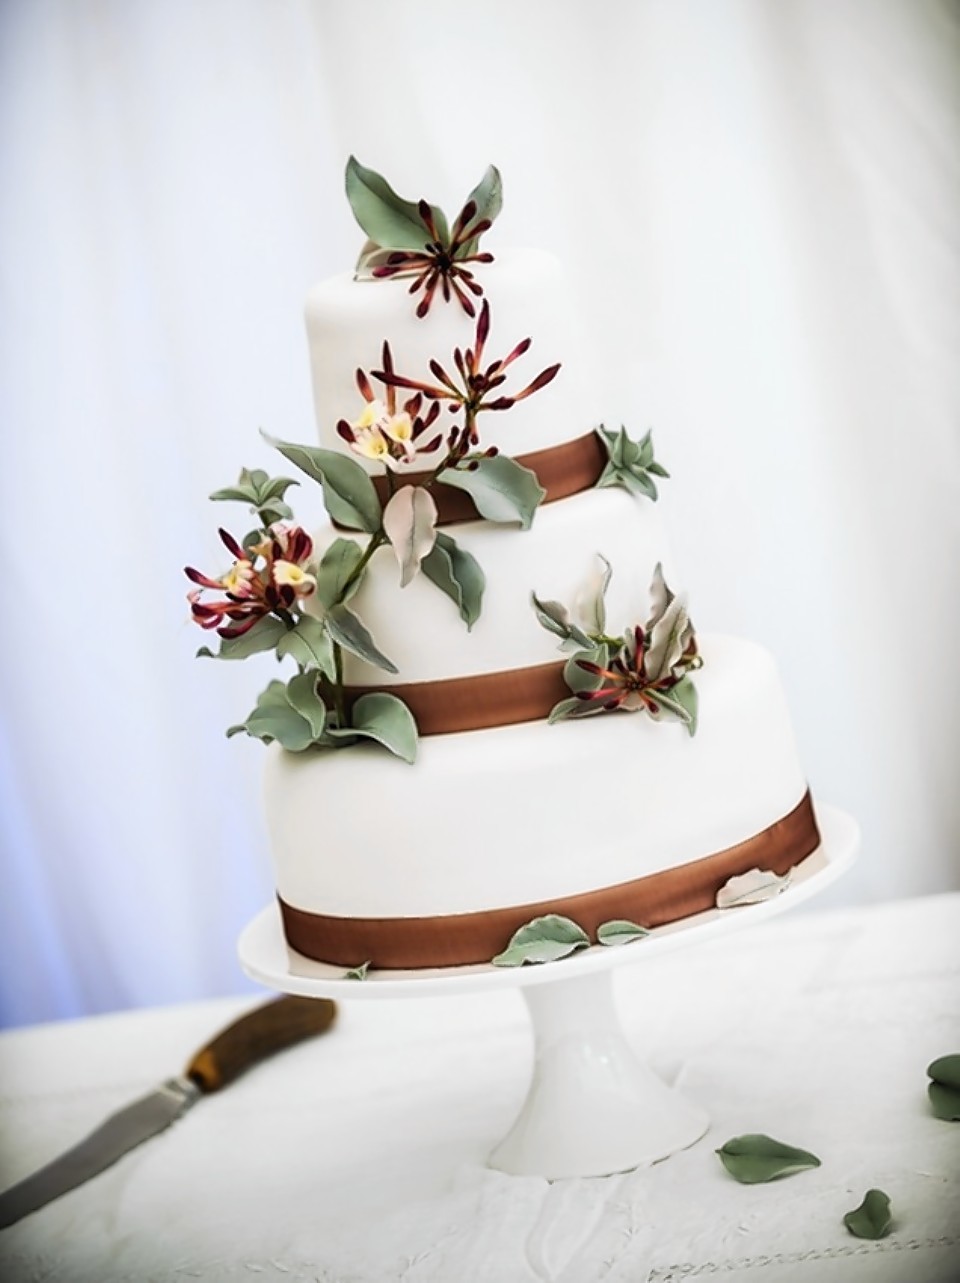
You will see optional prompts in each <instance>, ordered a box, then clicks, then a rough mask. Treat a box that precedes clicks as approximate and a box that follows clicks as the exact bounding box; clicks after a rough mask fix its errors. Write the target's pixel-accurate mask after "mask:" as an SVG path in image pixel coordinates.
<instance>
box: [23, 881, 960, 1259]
mask: <svg viewBox="0 0 960 1283" xmlns="http://www.w3.org/2000/svg"><path fill="white" fill-rule="evenodd" d="M630 947H635V948H638V949H640V948H642V944H639V945H636V946H630ZM552 965H554V966H562V965H563V963H562V962H560V963H555V964H552ZM958 978H960V895H951V896H935V897H929V898H926V899H919V900H912V901H907V902H903V903H898V904H887V905H881V906H875V907H870V908H863V909H854V910H843V911H834V912H829V913H816V912H801V913H798V914H797V915H795V916H793V917H786V918H782V919H779V920H777V921H771V922H769V923H767V924H764V925H760V926H758V927H756V928H755V929H753V930H750V931H746V932H743V933H740V934H736V935H732V936H730V937H729V938H728V939H720V940H716V941H713V942H710V943H705V944H703V945H700V946H698V947H696V948H691V949H689V950H686V951H678V952H676V953H672V954H663V955H661V956H659V957H657V956H651V957H650V958H649V960H645V961H642V962H638V965H637V966H635V967H628V968H624V969H623V971H622V972H620V973H618V974H617V976H616V978H615V990H616V994H617V1002H618V1007H619V1009H620V1013H621V1018H622V1022H623V1025H624V1028H625V1030H626V1032H627V1034H628V1036H629V1037H630V1039H631V1041H632V1043H633V1045H634V1047H635V1048H636V1050H637V1052H638V1054H639V1055H641V1056H643V1057H644V1058H646V1059H647V1060H648V1062H649V1063H650V1064H651V1065H652V1066H653V1067H654V1068H655V1069H657V1070H658V1071H659V1072H660V1073H661V1074H662V1076H663V1077H664V1078H666V1079H667V1080H668V1081H669V1082H673V1083H675V1084H676V1085H677V1086H678V1087H680V1088H681V1089H682V1090H683V1092H684V1093H685V1094H686V1095H687V1096H688V1097H690V1098H691V1099H694V1100H696V1101H698V1102H699V1103H700V1104H702V1105H703V1106H704V1107H705V1108H706V1109H707V1110H708V1112H709V1113H710V1115H711V1118H712V1120H713V1121H712V1125H711V1128H710V1131H709V1132H708V1134H707V1136H706V1137H705V1138H704V1139H703V1140H702V1141H701V1142H699V1143H698V1144H697V1145H695V1146H694V1147H693V1148H691V1149H689V1150H687V1151H685V1152H684V1153H681V1154H677V1155H674V1156H673V1157H671V1158H669V1159H667V1160H666V1161H665V1162H662V1163H658V1164H655V1165H653V1166H650V1167H645V1168H639V1169H636V1170H634V1171H631V1172H627V1173H625V1174H623V1175H619V1176H610V1177H604V1178H593V1179H578V1180H565V1181H556V1182H552V1183H551V1182H548V1181H545V1180H542V1179H540V1178H536V1177H514V1176H506V1175H503V1174H502V1173H499V1172H495V1171H492V1170H490V1169H489V1168H487V1167H486V1166H485V1163H484V1160H485V1157H486V1155H487V1153H488V1152H489V1150H490V1148H491V1147H492V1146H493V1145H494V1144H495V1143H496V1141H497V1140H499V1139H500V1137H501V1136H502V1135H503V1134H504V1132H505V1131H506V1130H507V1128H508V1127H509V1125H510V1123H511V1122H512V1120H513V1118H514V1116H515V1115H516V1113H517V1111H518V1109H519V1107H520V1105H521V1103H522V1100H523V1097H524V1095H525V1092H526V1088H527V1085H528V1083H529V1077H530V1072H531V1056H532V1038H531V1032H530V1026H529V1021H528V1019H527V1016H526V1012H525V1008H524V1005H523V1002H522V999H521V997H520V995H519V993H516V992H509V993H499V992H492V993H480V994H477V995H475V996H470V997H468V998H464V997H461V996H459V995H457V996H456V997H452V998H444V997H431V998H424V999H413V1000H406V1001H403V1002H396V1001H390V1000H383V1001H370V1000H367V1001H364V1002H356V1003H349V1002H347V1003H342V1004H341V1005H340V1017H339V1020H338V1024H337V1026H336V1028H335V1029H334V1030H333V1031H332V1032H331V1033H329V1034H327V1035H325V1036H323V1037H322V1038H321V1039H319V1040H317V1041H314V1042H311V1043H308V1044H305V1045H302V1046H300V1047H297V1048H295V1049H293V1050H291V1051H288V1052H285V1053H283V1054H282V1055H281V1056H280V1057H278V1058H277V1059H275V1060H273V1061H271V1062H270V1063H268V1064H265V1065H263V1066H260V1067H259V1068H257V1069H255V1070H253V1071H251V1073H250V1074H249V1075H247V1076H246V1077H245V1078H243V1079H241V1080H240V1081H238V1082H237V1083H236V1084H234V1085H233V1086H231V1087H230V1088H229V1089H228V1090H226V1091H225V1092H223V1093H222V1094H221V1095H219V1096H214V1097H210V1098H208V1099H204V1100H201V1101H200V1102H199V1103H198V1104H197V1105H196V1106H195V1108H194V1109H193V1110H191V1111H190V1113H189V1114H188V1115H187V1116H186V1117H185V1118H184V1119H183V1120H182V1121H181V1122H179V1123H178V1124H176V1125H175V1126H174V1127H173V1128H171V1129H170V1130H168V1131H167V1132H165V1133H163V1134H162V1135H161V1136H158V1137H156V1138H155V1139H153V1140H152V1141H150V1142H148V1143H147V1144H145V1145H143V1146H141V1147H140V1148H138V1149H137V1150H135V1151H133V1152H132V1153H130V1154H128V1155H127V1156H126V1157H125V1158H124V1159H122V1160H121V1161H120V1162H119V1163H118V1164H116V1165H115V1166H114V1167H113V1168H111V1169H109V1170H108V1171H106V1172H104V1173H103V1174H102V1175H100V1176H98V1177H97V1178H96V1179H94V1180H92V1181H90V1182H88V1183H87V1184H86V1185H84V1186H82V1187H81V1188H79V1189H77V1190H74V1191H73V1192H71V1193H70V1194H68V1195H66V1196H64V1197H63V1198H61V1199H59V1200H57V1201H56V1202H54V1203H52V1204H50V1205H49V1206H48V1207H46V1208H43V1209H42V1210H40V1211H38V1212H36V1213H34V1214H33V1215H32V1216H30V1217H27V1218H26V1219H25V1220H23V1221H21V1222H20V1223H19V1224H17V1225H14V1226H12V1227H10V1228H9V1229H7V1230H5V1231H3V1232H2V1233H0V1277H3V1278H4V1279H8V1280H10V1281H11V1283H29V1281H30V1280H38V1281H39V1280H40V1279H51V1280H53V1279H56V1280H63V1281H64V1283H86V1281H87V1280H89V1281H90V1283H113V1281H114V1280H130V1281H131V1283H132V1281H134V1280H135V1281H136V1283H144V1281H145V1280H150V1281H151V1283H159V1281H161V1280H188V1279H197V1278H199V1279H203V1280H215V1281H219V1280H238V1279H243V1280H248V1281H249V1280H250V1279H251V1278H258V1279H263V1280H284V1281H285V1283H294V1281H299V1280H303V1281H306V1280H310V1281H311V1283H315V1281H319V1283H386V1281H387V1280H390V1281H391V1283H392V1281H393V1280H403V1283H427V1281H437V1283H594V1281H595V1280H596V1281H600V1280H602V1281H603V1283H644V1281H646V1283H679V1280H685V1279H690V1278H695V1279H702V1278H723V1279H728V1280H739V1279H742V1280H745V1281H746V1283H752V1281H754V1280H756V1283H772V1281H774V1280H775V1281H776V1283H814V1281H816V1283H832V1281H833V1280H837V1281H838V1283H860V1281H863V1283H867V1281H869V1283H906V1281H907V1280H909V1281H910V1283H957V1280H958V1279H960V1124H951V1123H945V1122H942V1121H940V1120H938V1119H936V1118H934V1117H933V1116H932V1114H931V1112H930V1110H929V1107H928V1104H927V1098H926V1083H927V1077H926V1073H925V1070H926V1066H927V1065H928V1064H929V1063H930V1061H932V1060H934V1059H935V1058H936V1057H937V1056H940V1055H943V1054H945V1053H947V1052H955V1051H960V985H958ZM250 1005H252V1004H251V1001H250V1000H249V999H228V1000H220V1001H215V1002H202V1003H195V1004H191V1005H188V1006H181V1007H172V1008H163V1009H153V1010H147V1011H135V1012H128V1013H122V1014H119V1015H111V1016H100V1017H95V1018H92V1019H88V1020H79V1021H73V1022H68V1023H63V1024H56V1025H45V1026H38V1027H34V1028H30V1029H24V1030H15V1031H11V1032H8V1033H5V1034H2V1035H0V1184H3V1185H6V1184H9V1183H12V1182H13V1181H15V1180H18V1179H20V1178H21V1177H22V1176H24V1175H26V1174H27V1173H29V1172H30V1171H32V1170H33V1169H34V1168H35V1167H37V1166H39V1165H40V1164H41V1163H44V1162H46V1161H48V1160H49V1159H50V1158H52V1157H54V1156H55V1155H56V1154H57V1153H59V1152H60V1151H61V1150H62V1149H63V1148H65V1147H67V1146H68V1145H70V1144H73V1143H74V1142H75V1141H76V1140H78V1139H79V1138H80V1137H81V1136H83V1135H84V1134H85V1133H86V1132H87V1131H88V1130H89V1129H91V1128H92V1127H94V1126H95V1125H96V1124H97V1123H98V1122H99V1121H101V1119H102V1118H103V1116H104V1115H105V1114H107V1113H109V1112H110V1111H112V1110H114V1109H116V1108H118V1107H119V1106H121V1105H123V1104H125V1103H127V1102H128V1101H129V1100H130V1099H132V1098H134V1097H136V1096H137V1095H138V1094H140V1093H142V1092H143V1091H145V1090H147V1089H149V1088H150V1087H151V1086H153V1085H155V1084H156V1083H157V1082H158V1081H160V1080H161V1079H163V1078H166V1077H168V1076H169V1075H171V1074H172V1073H176V1072H178V1071H179V1070H180V1069H182V1067H183V1065H184V1064H185V1063H186V1061H187V1060H188V1059H189V1057H190V1055H191V1053H192V1052H193V1051H194V1050H195V1049H196V1047H197V1046H199V1045H200V1044H202V1043H203V1042H205V1041H206V1040H207V1039H208V1038H209V1036H210V1035H211V1034H212V1033H213V1032H215V1031H216V1030H217V1029H218V1028H219V1027H220V1026H221V1025H222V1024H224V1023H227V1022H228V1021H229V1020H231V1019H233V1018H234V1017H235V1016H236V1015H237V1014H238V1013H239V1012H240V1011H242V1010H243V1009H245V1008H246V1007H249V1006H250ZM746 1132H765V1133H767V1134H768V1135H771V1136H774V1137H776V1138H778V1139H780V1140H783V1141H786V1142H787V1143H789V1144H793V1145H798V1146H800V1147H802V1148H805V1149H811V1150H813V1151H814V1152H815V1153H816V1154H818V1155H819V1157H820V1158H821V1160H822V1166H821V1167H820V1168H818V1169H816V1170H813V1171H807V1172H804V1173H802V1174H800V1175H797V1176H794V1177H790V1178H787V1179H784V1180H780V1181H777V1182H773V1183H771V1184H767V1185H754V1186H750V1185H740V1184H738V1183H737V1182H736V1181H734V1180H733V1179H732V1178H730V1177H729V1176H728V1175H727V1174H726V1172H725V1171H724V1170H723V1168H722V1166H721V1164H720V1162H719V1160H718V1158H717V1157H716V1155H715V1153H714V1151H715V1149H716V1148H717V1147H718V1146H720V1145H722V1144H723V1143H724V1141H726V1140H728V1139H730V1138H731V1137H733V1136H737V1135H741V1134H743V1133H746ZM871 1187H879V1188H880V1189H883V1190H885V1191H886V1192H887V1193H888V1194H889V1196H890V1198H891V1201H892V1205H893V1212H894V1217H895V1219H894V1224H893V1229H892V1232H891V1233H890V1235H889V1236H888V1237H886V1238H884V1239H882V1240H878V1241H876V1242H868V1241H865V1240H860V1239H856V1238H853V1237H852V1236H851V1235H850V1234H849V1233H848V1231H847V1230H846V1229H845V1227H844V1225H843V1215H844V1213H845V1212H847V1211H849V1210H851V1209H852V1208H853V1207H855V1206H856V1205H857V1204H858V1203H859V1202H860V1200H861V1198H862V1196H863V1194H864V1193H865V1192H866V1190H867V1189H869V1188H871Z"/></svg>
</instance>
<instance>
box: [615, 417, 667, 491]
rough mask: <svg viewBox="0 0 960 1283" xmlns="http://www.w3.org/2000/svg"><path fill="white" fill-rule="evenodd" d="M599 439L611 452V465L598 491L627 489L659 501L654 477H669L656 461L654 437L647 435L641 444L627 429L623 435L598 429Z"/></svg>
mask: <svg viewBox="0 0 960 1283" xmlns="http://www.w3.org/2000/svg"><path fill="white" fill-rule="evenodd" d="M597 436H599V438H600V440H601V441H602V442H603V444H604V446H605V447H606V451H607V464H606V467H605V468H604V470H603V472H602V473H601V474H600V476H599V478H598V480H597V487H598V488H601V489H602V488H605V487H607V486H623V487H624V489H626V490H629V491H630V493H631V494H634V495H640V496H643V497H645V498H647V499H656V498H657V486H656V482H655V481H654V480H653V478H654V477H669V475H670V473H669V472H667V470H666V468H664V467H663V466H662V465H661V464H659V463H657V461H656V459H655V458H654V457H653V437H652V434H651V433H650V432H648V433H646V435H645V436H644V437H642V438H641V439H640V440H639V441H634V440H632V439H631V438H630V437H629V436H627V431H626V428H623V427H621V429H620V431H619V432H612V431H608V430H607V429H606V428H604V427H602V426H601V427H599V428H597Z"/></svg>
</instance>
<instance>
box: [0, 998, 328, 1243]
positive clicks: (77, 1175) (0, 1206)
mask: <svg viewBox="0 0 960 1283" xmlns="http://www.w3.org/2000/svg"><path fill="white" fill-rule="evenodd" d="M335 1016H336V1004H335V1003H333V1002H332V1001H331V1000H330V999H329V998H298V997H293V996H291V995H285V996H284V997H282V998H276V999H273V1000H272V1001H270V1002H267V1003H263V1004H261V1005H260V1006H259V1007H255V1008H254V1009H253V1010H252V1011H248V1012H247V1013H246V1014H245V1015H243V1016H241V1017H240V1018H239V1020H235V1021H234V1022H233V1024H231V1025H228V1026H227V1027H226V1028H225V1029H223V1030H221V1032H220V1033H218V1034H217V1035H216V1036H215V1037H214V1038H213V1039H212V1040H211V1041H210V1042H208V1043H207V1044H206V1045H205V1046H204V1047H201V1049H200V1050H199V1051H198V1052H197V1053H196V1054H195V1055H194V1056H193V1057H192V1059H191V1060H190V1063H189V1064H188V1065H187V1066H186V1068H185V1069H184V1071H183V1073H182V1074H178V1075H177V1076H175V1077H173V1078H168V1079H167V1080H166V1082H162V1083H160V1084H159V1086H157V1087H156V1088H154V1090H153V1091H150V1092H147V1094H146V1095H145V1096H141V1097H140V1099H139V1100H135V1101H133V1102H132V1103H131V1104H129V1105H126V1106H124V1107H123V1108H121V1109H119V1110H117V1111H116V1113H113V1114H111V1115H110V1116H109V1117H108V1118H106V1119H105V1120H104V1121H103V1122H102V1123H101V1124H100V1126H99V1127H97V1128H96V1129H95V1130H94V1131H92V1132H90V1134H89V1135H88V1136H86V1137H85V1138H84V1139H83V1140H81V1141H80V1142H79V1144H77V1145H74V1146H73V1148H72V1149H68V1150H67V1151H66V1152H65V1153H63V1154H61V1155H60V1156H59V1157H58V1158H55V1159H53V1161H52V1162H50V1163H47V1164H46V1166H45V1167H41V1168H40V1169H39V1170H38V1171H36V1172H34V1173H33V1175H31V1176H28V1177H26V1179H25V1180H22V1181H20V1182H19V1183H18V1184H16V1185H13V1186H11V1187H10V1189H8V1190H5V1191H4V1192H3V1193H2V1194H0V1230H2V1229H6V1227H7V1226H8V1225H13V1224H14V1223H15V1222H16V1221H19V1220H21V1219H22V1218H23V1217H24V1216H27V1215H29V1213H30V1212H35V1211H36V1210H37V1209H38V1208H41V1207H43V1206H45V1205H46V1204H47V1203H49V1202H51V1201H52V1200H53V1199H55V1198H59V1197H60V1196H61V1195H62V1194H66V1193H68V1192H69V1191H70V1190H72V1189H75V1188H76V1187H77V1186H78V1185H82V1184H83V1183H84V1182H85V1181H88V1180H90V1179H91V1177H93V1176H96V1175H98V1174H99V1173H100V1172H102V1171H104V1170H105V1169H106V1168H108V1167H111V1166H112V1165H113V1164H114V1163H115V1162H116V1161H117V1160H118V1159H119V1158H122V1157H123V1155H124V1154H126V1153H128V1152H129V1151H130V1150H131V1149H134V1148H135V1147H136V1146H137V1145H140V1144H142V1143H143V1142H144V1141H145V1140H149V1139H150V1137H151V1136H156V1135H157V1134H158V1133H159V1132H162V1131H164V1130H165V1129H166V1128H167V1127H169V1126H170V1124H171V1123H174V1122H176V1120H177V1119H178V1118H181V1117H182V1116H183V1115H184V1114H185V1113H186V1112H187V1110H188V1109H189V1108H190V1107H191V1106H192V1105H194V1104H196V1102H197V1101H198V1100H199V1099H200V1097H201V1096H206V1095H210V1094H211V1093H213V1092H216V1091H220V1090H221V1089H222V1088H223V1087H227V1086H228V1085H229V1084H230V1083H232V1082H234V1081H235V1080H236V1079H237V1078H239V1077H240V1075H241V1074H242V1073H243V1072H244V1071H245V1070H247V1069H249V1068H250V1067H251V1066H252V1065H255V1064H257V1063H258V1062H259V1061H261V1060H265V1059H266V1058H267V1057H268V1056H272V1055H273V1054H274V1053H275V1052H278V1051H283V1050H284V1049H285V1048H287V1047H292V1046H294V1045H295V1044H296V1043H299V1042H302V1041H303V1040H304V1039H305V1038H309V1037H312V1036H313V1035H314V1034H319V1033H323V1031H324V1030H325V1029H329V1028H330V1026H331V1024H332V1023H333V1021H334V1018H335Z"/></svg>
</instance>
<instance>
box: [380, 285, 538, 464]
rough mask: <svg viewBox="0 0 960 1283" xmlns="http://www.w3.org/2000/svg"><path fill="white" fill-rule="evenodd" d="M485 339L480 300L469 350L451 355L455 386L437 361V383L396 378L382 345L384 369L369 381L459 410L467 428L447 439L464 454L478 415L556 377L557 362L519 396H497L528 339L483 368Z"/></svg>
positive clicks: (486, 320) (505, 406)
mask: <svg viewBox="0 0 960 1283" xmlns="http://www.w3.org/2000/svg"><path fill="white" fill-rule="evenodd" d="M489 336H490V304H489V303H488V302H487V300H486V299H484V301H483V306H482V307H481V308H480V315H479V316H478V318H477V328H476V333H475V336H474V342H473V346H472V347H469V348H467V349H466V350H465V351H464V350H461V349H460V348H455V349H454V352H453V363H454V366H455V367H456V371H457V376H458V378H459V382H458V380H457V378H455V377H454V376H453V375H451V374H449V373H448V372H447V370H446V369H445V368H444V367H443V366H442V365H441V364H440V362H439V361H437V360H432V361H431V362H430V372H431V374H432V375H433V376H434V378H435V379H436V380H437V382H436V383H424V382H422V381H421V380H419V379H411V378H408V377H407V376H405V375H401V374H397V372H396V370H395V369H394V368H393V365H392V362H391V361H389V360H388V358H389V355H390V349H389V345H388V344H386V343H385V344H384V368H383V369H382V370H375V371H374V372H373V377H374V378H375V379H377V380H378V381H379V382H381V383H383V384H384V385H385V386H386V387H387V389H388V390H389V389H393V388H407V389H409V390H411V391H413V392H418V393H421V394H422V395H423V396H425V397H426V398H427V399H428V400H430V401H432V402H433V403H434V405H439V403H440V402H441V401H448V402H451V403H452V404H453V406H455V407H460V408H462V409H463V410H464V411H465V412H466V419H467V421H468V423H469V427H468V426H467V425H466V424H465V425H464V428H463V429H461V430H460V432H459V435H458V437H456V438H453V437H451V441H454V440H456V441H458V442H459V445H460V448H461V452H462V453H464V454H465V453H466V452H467V450H468V449H469V447H470V446H473V445H476V444H477V443H478V441H479V434H478V432H477V428H476V422H475V420H476V416H477V415H478V414H479V413H481V411H483V410H509V409H511V408H512V407H513V406H514V405H516V404H517V402H518V401H523V400H525V399H526V398H527V397H529V396H533V394H534V393H535V392H539V391H540V389H541V388H545V387H546V386H547V384H548V383H550V382H551V381H552V380H553V379H554V378H555V377H556V375H557V372H558V371H559V369H560V365H559V362H558V363H557V364H556V365H551V366H548V367H547V368H546V369H545V370H541V371H540V373H539V374H538V375H537V377H536V378H535V379H533V381H532V382H530V383H528V384H527V386H526V387H525V388H523V389H522V390H521V391H520V392H513V393H509V394H504V393H499V394H498V389H499V388H501V387H502V386H503V384H504V383H506V381H507V374H506V372H507V370H508V369H509V367H510V366H511V365H512V364H513V363H514V361H516V360H517V359H518V358H519V357H521V356H523V355H524V353H526V352H527V351H529V349H530V345H531V342H532V340H531V339H529V338H526V339H522V340H521V342H519V343H518V344H517V345H516V347H515V348H513V350H512V351H511V352H509V353H508V354H507V356H505V357H502V358H500V359H499V360H496V361H491V362H490V363H489V364H488V365H487V366H486V367H485V366H484V364H483V357H484V349H485V347H486V344H487V339H488V338H489Z"/></svg>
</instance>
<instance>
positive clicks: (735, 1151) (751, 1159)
mask: <svg viewBox="0 0 960 1283" xmlns="http://www.w3.org/2000/svg"><path fill="white" fill-rule="evenodd" d="M716 1152H717V1154H718V1155H719V1156H720V1161H721V1162H722V1163H723V1165H724V1167H725V1168H726V1169H727V1171H728V1172H729V1173H730V1175H731V1176H732V1177H733V1178H734V1179H735V1180H738V1181H740V1183H741V1184H742V1185H759V1184H762V1183H764V1182H766V1181H775V1180H779V1179H780V1178H781V1177H783V1176H793V1175H795V1174H796V1173H797V1172H805V1171H807V1170H808V1169H809V1168H811V1167H819V1166H820V1159H819V1158H817V1156H816V1155H815V1154H811V1153H809V1152H808V1151H807V1150H805V1149H795V1148H794V1147H793V1146H792V1145H784V1144H783V1142H782V1141H778V1140H773V1139H772V1138H771V1137H770V1136H763V1135H756V1134H750V1135H746V1136H735V1137H734V1138H733V1140H728V1141H727V1143H726V1144H725V1145H723V1146H722V1147H721V1148H720V1149H718V1150H717V1151H716Z"/></svg>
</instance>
